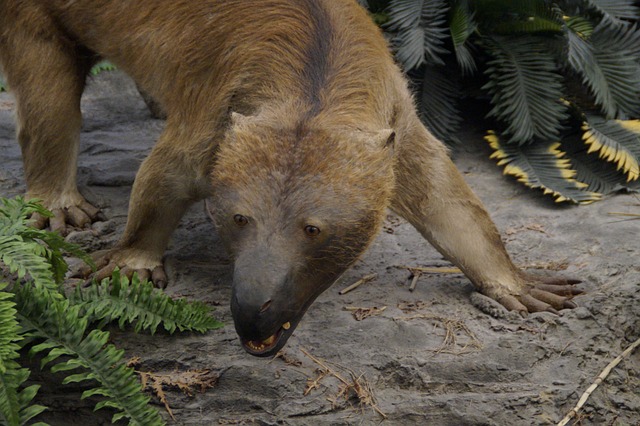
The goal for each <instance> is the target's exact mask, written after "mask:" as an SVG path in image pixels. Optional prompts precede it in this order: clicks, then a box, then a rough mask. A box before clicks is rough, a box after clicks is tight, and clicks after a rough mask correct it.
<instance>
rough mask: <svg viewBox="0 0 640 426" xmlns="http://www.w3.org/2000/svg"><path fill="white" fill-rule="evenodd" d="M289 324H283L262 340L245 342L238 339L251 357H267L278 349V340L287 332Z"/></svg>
mask: <svg viewBox="0 0 640 426" xmlns="http://www.w3.org/2000/svg"><path fill="white" fill-rule="evenodd" d="M290 327H291V324H290V323H289V322H287V323H285V324H284V325H283V326H282V327H280V329H278V331H276V332H275V333H274V334H273V335H271V336H269V337H268V338H266V339H264V340H245V339H242V338H240V341H241V342H242V346H243V347H244V349H245V350H246V351H247V352H249V353H250V354H251V355H255V356H269V355H271V354H272V353H273V351H274V349H275V348H277V347H278V343H279V342H280V339H281V338H282V337H283V334H284V333H285V331H287V330H289V328H290Z"/></svg>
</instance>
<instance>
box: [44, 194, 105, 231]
mask: <svg viewBox="0 0 640 426" xmlns="http://www.w3.org/2000/svg"><path fill="white" fill-rule="evenodd" d="M51 213H53V217H45V216H43V215H41V214H39V213H34V214H33V215H32V216H31V220H32V226H33V227H34V228H38V229H44V228H46V227H47V225H49V227H50V229H51V230H52V231H54V232H58V233H59V234H60V235H62V236H66V235H67V234H68V233H69V232H70V231H71V230H72V229H73V228H80V229H82V228H85V227H87V226H88V225H91V223H93V222H97V221H103V220H105V217H104V215H103V214H102V212H101V211H100V209H99V208H97V207H95V206H93V205H92V204H90V203H89V202H87V201H85V200H82V201H80V202H79V203H77V204H76V205H72V206H69V207H64V208H52V209H51Z"/></svg>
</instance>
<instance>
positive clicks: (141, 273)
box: [72, 249, 168, 289]
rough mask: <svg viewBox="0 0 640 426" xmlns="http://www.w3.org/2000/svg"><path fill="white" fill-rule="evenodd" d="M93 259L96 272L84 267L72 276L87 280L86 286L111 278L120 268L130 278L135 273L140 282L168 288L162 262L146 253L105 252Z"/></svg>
mask: <svg viewBox="0 0 640 426" xmlns="http://www.w3.org/2000/svg"><path fill="white" fill-rule="evenodd" d="M91 257H92V258H93V260H94V262H95V264H96V271H95V272H94V271H93V270H92V269H91V268H90V267H88V266H83V267H81V268H80V269H78V271H76V272H75V273H74V274H73V275H72V276H73V277H74V278H84V279H86V281H85V283H84V285H85V286H88V285H90V284H91V283H92V282H94V281H97V282H100V281H102V280H103V279H105V278H109V277H111V275H112V274H113V271H114V270H115V269H116V268H119V269H120V274H121V275H125V276H127V277H128V278H131V277H132V276H133V273H134V272H135V273H137V274H138V278H139V279H140V281H145V280H148V281H151V282H152V283H153V284H154V286H156V287H157V288H162V289H164V288H166V287H167V282H168V279H167V274H166V272H165V270H164V265H163V263H162V261H156V260H153V257H151V256H149V255H148V254H147V253H145V252H144V251H139V250H134V249H114V250H103V251H99V252H96V253H93V254H92V255H91Z"/></svg>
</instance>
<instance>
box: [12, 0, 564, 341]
mask: <svg viewBox="0 0 640 426" xmlns="http://www.w3.org/2000/svg"><path fill="white" fill-rule="evenodd" d="M96 54H99V55H101V56H104V57H107V58H109V59H110V60H111V61H113V62H114V63H115V64H116V65H117V66H118V67H119V68H121V69H123V70H124V71H126V72H127V73H128V74H129V75H131V76H132V77H133V78H134V80H135V81H136V83H137V84H138V85H139V86H140V87H141V89H142V90H143V91H145V92H146V93H148V94H149V95H151V96H152V97H153V99H155V100H156V101H158V102H159V104H160V107H161V108H162V110H163V111H164V112H166V114H167V125H166V129H165V131H164V133H163V134H162V136H161V137H160V140H159V141H158V143H157V145H156V146H155V148H154V149H153V151H152V153H151V154H150V155H149V157H148V158H147V159H146V160H145V161H144V163H143V164H142V166H141V167H140V171H139V173H138V176H137V177H136V181H135V183H134V187H133V191H132V195H131V203H130V206H131V207H130V211H129V218H128V223H127V228H126V231H125V234H124V236H123V237H122V239H121V241H120V243H119V245H118V247H117V249H116V251H114V252H113V253H112V256H111V260H112V263H113V264H120V265H127V266H129V267H131V268H133V269H140V268H142V269H145V268H148V269H152V268H154V267H155V266H157V265H159V264H161V258H162V254H163V252H164V250H165V248H166V246H167V244H168V240H169V237H170V234H171V232H172V231H173V229H174V228H175V227H176V225H177V223H178V221H179V220H180V217H181V216H182V214H183V212H184V210H185V209H186V208H187V207H188V206H189V205H190V204H191V203H192V202H194V201H196V200H199V199H202V198H205V197H212V199H213V208H212V214H213V215H214V217H215V218H216V221H217V223H218V227H219V229H220V232H221V235H222V236H223V239H224V240H225V242H226V244H227V246H228V247H229V250H230V251H231V253H232V254H233V255H234V258H235V259H236V274H237V276H242V280H243V282H255V283H257V282H258V281H259V280H260V279H261V278H260V277H257V276H254V275H252V272H251V271H250V270H249V269H250V264H251V262H252V261H254V260H253V259H255V258H256V256H258V257H260V258H261V259H262V260H263V261H264V262H281V263H283V264H288V265H289V266H288V269H287V268H284V269H282V268H280V269H278V268H279V267H276V266H274V267H273V276H274V277H275V276H280V275H282V276H285V275H286V276H287V277H290V276H294V278H295V280H294V281H296V284H295V285H293V284H291V285H289V284H287V285H288V286H289V287H287V288H288V289H289V290H288V291H290V292H291V296H292V297H291V298H292V299H295V300H297V303H298V305H304V309H306V307H307V306H308V305H309V303H311V301H313V299H314V298H315V296H317V294H319V292H321V291H322V290H324V289H325V288H326V287H327V286H328V285H330V284H331V283H332V282H333V280H335V279H336V278H337V276H339V274H340V273H342V271H344V269H345V268H347V267H348V266H349V265H350V264H351V263H353V261H354V260H355V259H356V258H357V257H358V256H359V255H360V254H361V253H362V251H363V250H364V249H365V248H366V247H367V245H368V244H369V242H370V241H371V240H372V239H373V238H374V236H375V234H376V233H377V232H378V229H379V227H380V224H381V220H382V217H383V212H384V210H385V209H386V208H387V207H391V208H392V209H394V210H395V211H396V212H398V213H399V214H400V215H402V216H403V217H405V218H406V219H407V220H408V221H409V222H410V223H411V224H413V225H414V226H415V227H416V228H417V229H418V231H420V232H421V233H422V235H424V236H425V238H427V239H428V240H429V241H430V242H431V243H432V244H433V245H434V246H435V247H437V248H438V249H439V250H440V251H441V252H442V253H443V254H444V255H445V256H446V257H447V258H448V259H450V260H451V261H452V262H453V263H455V264H456V265H458V266H459V267H460V268H461V269H462V270H463V271H464V272H465V274H466V275H467V276H468V277H469V278H470V279H471V280H472V281H473V283H474V284H475V285H476V286H477V287H478V289H479V290H480V291H482V292H483V293H484V294H486V295H489V296H490V297H493V298H495V299H496V300H498V301H500V302H501V303H503V304H504V305H505V306H506V307H507V308H509V309H516V310H521V311H527V310H531V311H534V310H540V309H547V308H549V305H547V304H541V302H539V301H537V300H534V301H532V300H531V299H532V297H531V296H530V294H529V293H530V291H529V289H530V288H532V286H535V285H537V284H536V282H535V281H532V280H531V279H530V278H528V277H525V276H524V275H523V274H522V273H521V272H520V271H519V270H517V269H516V267H515V266H514V265H513V264H512V262H511V260H510V259H509V256H508V255H507V253H506V251H505V249H504V247H503V245H502V242H501V240H500V237H499V234H498V232H497V230H496V228H495V226H494V225H493V223H492V222H491V220H490V218H489V216H488V215H487V213H486V212H485V210H484V208H483V207H482V205H481V203H480V201H479V200H478V199H477V198H476V197H475V196H474V195H473V194H472V193H471V191H470V190H469V188H468V187H467V185H466V184H465V182H464V180H463V179H462V177H461V176H460V174H459V173H458V172H457V171H456V169H455V167H454V166H453V164H452V162H451V161H450V159H449V158H448V155H447V151H446V149H445V147H444V146H443V145H442V144H441V143H440V142H439V141H437V140H436V139H435V138H434V137H433V136H432V135H431V134H430V133H429V132H428V131H427V130H426V129H425V128H424V126H423V125H422V124H421V123H420V121H419V119H418V117H417V115H416V112H415V107H414V105H413V102H412V99H411V96H410V94H409V92H408V89H407V84H406V82H405V80H404V78H403V77H402V75H401V73H400V71H399V69H398V68H397V66H396V65H395V64H394V63H393V60H392V58H391V55H390V54H389V52H388V49H387V46H386V43H385V41H384V39H383V37H382V36H381V35H380V31H379V30H378V29H377V28H376V27H375V26H374V24H373V23H372V22H371V20H370V19H369V17H368V16H367V15H366V13H365V12H364V11H363V10H362V9H361V8H360V7H359V6H358V5H357V4H356V3H355V1H353V0H344V1H338V0H324V1H315V0H268V1H262V2H248V1H246V0H245V1H242V0H229V1H224V2H220V1H213V0H198V1H196V0H138V1H136V2H130V1H124V0H120V1H119V0H111V1H105V0H75V1H72V0H20V1H17V0H0V63H1V64H2V67H3V68H4V72H5V74H6V77H7V80H8V83H9V86H10V87H11V89H12V90H13V92H14V93H15V96H16V100H17V104H18V124H19V132H18V139H19V141H20V144H21V147H22V150H23V157H24V163H25V172H26V178H27V185H28V193H29V195H30V196H34V197H39V198H43V199H44V200H45V202H46V203H47V205H48V206H49V207H51V208H54V209H60V208H64V209H66V211H76V213H77V209H78V208H80V209H81V210H84V211H85V212H86V211H87V209H86V202H85V201H84V199H83V198H82V197H81V196H80V194H79V192H78V191H77V188H76V183H75V162H76V156H77V150H78V134H79V127H80V108H79V101H80V95H81V93H82V89H83V87H84V81H85V75H86V72H87V69H88V67H89V66H90V65H91V63H92V62H93V61H94V60H95V59H96V57H97V56H96ZM43 88H46V90H45V89H43ZM232 111H233V112H234V113H235V114H233V119H232V118H231V117H232V114H231V112H232ZM61 117H64V118H61ZM392 130H393V131H394V132H392ZM394 135H395V138H394ZM394 139H395V141H394ZM74 209H75V210H74ZM63 213H64V211H63ZM236 213H241V214H244V215H247V217H249V220H250V224H251V226H248V227H246V229H245V228H243V230H240V229H239V228H238V227H237V226H235V224H234V223H233V219H232V218H233V216H234V214H236ZM312 222H313V224H319V225H318V226H319V227H320V229H322V230H323V232H322V233H321V234H320V237H318V238H316V239H313V240H310V239H308V238H306V239H305V237H304V236H302V234H301V232H300V230H301V229H303V228H304V226H305V225H306V224H309V223H312ZM260 244H262V245H260ZM254 246H260V247H263V248H264V250H266V251H268V252H269V256H271V257H269V256H267V255H265V253H264V251H262V252H256V251H255V250H254V249H253V248H252V247H254ZM273 247H279V248H278V249H277V250H275V249H272V248H273ZM247 253H250V254H251V255H250V256H249V255H248V254H247ZM247 256H248V257H247ZM247 259H248V260H247ZM243 262H244V263H243ZM245 263H246V265H247V268H249V269H242V268H241V266H239V265H244V264H245ZM292 271H293V272H292ZM278 274H280V275H278ZM281 278H282V277H281ZM239 279H240V278H238V280H239ZM283 279H284V278H283ZM287 279H289V278H287ZM273 280H275V281H277V280H276V278H273ZM275 281H274V283H272V284H273V286H275V285H276V284H275ZM258 284H259V283H258ZM258 284H256V286H259V285H258ZM234 285H235V284H234ZM268 285H271V284H264V286H267V287H268ZM238 286H241V284H238ZM254 287H255V286H254ZM247 291H248V293H247V294H248V296H247V297H249V298H251V297H255V298H256V303H258V302H257V301H258V299H259V297H258V296H256V295H255V294H254V293H252V292H253V287H252V288H251V289H249V290H247ZM249 293H250V294H249ZM260 297H262V296H260ZM234 299H235V296H234ZM542 299H544V300H545V301H546V302H548V303H549V304H550V305H552V306H554V307H556V308H562V307H563V306H568V305H567V304H566V298H564V297H560V296H555V298H554V297H552V296H547V295H546V294H545V295H544V297H542ZM270 302H271V300H270ZM283 303H284V302H283ZM264 306H268V304H264V305H263V308H264ZM287 306H288V305H287ZM237 309H240V308H237ZM283 309H285V310H286V309H293V308H290V307H286V308H283ZM271 310H272V311H274V310H275V309H271ZM234 313H235V311H234ZM238 315H240V314H238ZM297 319H299V318H297ZM251 321H253V320H251ZM256 321H257V320H256ZM296 321H297V320H296ZM236 326H237V327H238V321H236ZM240 327H242V326H240ZM239 330H240V329H239ZM244 331H245V332H246V333H247V334H251V336H252V337H251V338H256V339H257V338H263V337H264V336H266V335H267V334H265V333H267V332H268V330H266V329H265V330H258V329H255V328H251V327H249V328H248V329H246V330H244Z"/></svg>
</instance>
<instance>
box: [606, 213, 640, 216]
mask: <svg viewBox="0 0 640 426" xmlns="http://www.w3.org/2000/svg"><path fill="white" fill-rule="evenodd" d="M609 214H610V215H615V216H631V217H640V214H638V213H622V212H609Z"/></svg>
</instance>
